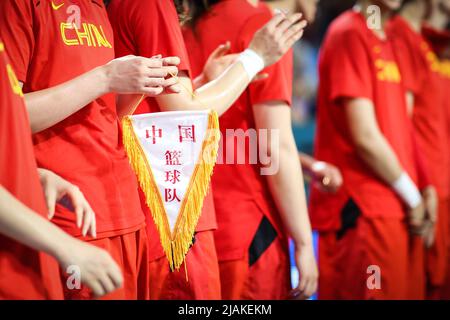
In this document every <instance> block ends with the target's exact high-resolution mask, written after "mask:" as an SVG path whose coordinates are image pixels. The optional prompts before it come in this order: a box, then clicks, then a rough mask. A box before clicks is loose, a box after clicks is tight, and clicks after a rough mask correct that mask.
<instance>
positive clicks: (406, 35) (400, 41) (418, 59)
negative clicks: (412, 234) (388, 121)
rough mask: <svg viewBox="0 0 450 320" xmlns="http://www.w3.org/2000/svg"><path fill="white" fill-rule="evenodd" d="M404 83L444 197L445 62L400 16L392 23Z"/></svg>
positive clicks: (425, 152) (421, 142)
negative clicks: (443, 84) (442, 72)
mask: <svg viewBox="0 0 450 320" xmlns="http://www.w3.org/2000/svg"><path fill="white" fill-rule="evenodd" d="M388 32H389V34H390V36H391V37H392V38H393V41H394V45H395V46H396V48H397V50H396V54H398V56H399V59H398V61H399V66H400V71H401V73H402V77H403V83H404V84H405V87H406V89H407V90H409V91H411V92H412V93H413V94H414V111H413V117H412V119H413V124H414V129H415V132H416V133H417V135H416V137H417V144H418V147H419V150H420V151H421V152H422V153H423V156H424V157H423V158H424V161H425V166H426V169H427V171H428V175H429V177H430V180H431V183H432V184H433V185H434V186H435V187H436V189H437V192H438V194H439V196H440V197H443V198H446V197H448V196H449V193H450V185H449V184H448V177H449V175H450V171H449V156H450V151H449V145H450V143H449V139H448V135H447V119H446V116H447V113H446V110H445V100H446V97H445V91H444V89H443V87H442V86H441V83H442V75H441V62H440V61H439V58H438V57H437V55H436V54H435V53H434V51H433V49H432V47H431V45H430V43H429V42H428V41H427V40H426V39H425V38H424V37H423V36H422V35H421V34H420V33H416V32H415V31H413V30H412V28H411V27H410V26H409V25H408V23H407V22H406V21H405V20H404V19H403V18H402V17H400V16H396V17H395V18H393V19H392V20H391V21H390V22H389V28H388Z"/></svg>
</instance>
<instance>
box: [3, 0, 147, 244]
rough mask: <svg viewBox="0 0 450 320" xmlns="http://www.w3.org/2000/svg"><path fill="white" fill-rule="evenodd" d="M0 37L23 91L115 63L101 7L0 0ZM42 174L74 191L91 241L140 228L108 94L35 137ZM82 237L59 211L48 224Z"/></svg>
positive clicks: (81, 1)
mask: <svg viewBox="0 0 450 320" xmlns="http://www.w3.org/2000/svg"><path fill="white" fill-rule="evenodd" d="M1 7H2V8H1V10H0V12H1V13H0V35H1V36H2V37H3V40H4V41H5V43H6V44H7V50H8V53H9V55H10V58H11V60H12V64H13V66H14V67H15V69H16V70H17V75H18V78H19V80H20V81H22V82H24V92H25V93H27V92H33V91H39V90H43V89H46V88H49V87H53V86H56V85H58V84H60V83H63V82H65V81H68V80H71V79H73V78H75V77H77V76H79V75H81V74H83V73H85V72H87V71H90V70H92V69H94V68H96V67H98V66H101V65H104V64H106V63H107V62H109V61H110V60H112V59H114V48H113V45H114V43H113V32H112V29H111V26H110V23H109V20H108V16H107V13H106V10H105V7H104V5H103V2H102V1H100V0H53V1H48V0H43V1H33V0H18V1H10V0H7V1H2V4H1ZM33 138H34V146H35V153H36V157H37V161H38V164H39V166H40V167H43V168H47V169H50V170H52V171H54V172H56V173H57V174H59V175H61V176H62V177H64V178H65V179H67V180H69V181H70V182H71V183H73V184H75V185H77V186H78V187H79V188H80V189H81V191H82V192H83V193H84V195H85V197H86V198H87V200H88V201H89V203H90V204H91V206H92V208H93V210H94V212H95V213H96V217H97V237H98V238H101V237H109V236H111V235H118V234H124V233H127V232H131V231H134V230H137V229H138V228H140V227H141V226H142V225H143V223H144V215H143V213H142V209H141V207H140V202H139V196H138V193H137V190H138V185H137V181H136V178H135V176H134V174H133V172H132V171H131V167H130V165H129V161H128V158H127V156H126V154H125V152H124V150H123V145H122V141H121V132H120V127H119V121H118V117H117V114H116V105H115V100H114V95H113V94H108V95H105V96H102V97H100V98H98V99H96V100H95V101H93V102H92V103H90V104H89V105H87V106H86V107H84V108H83V109H81V110H80V111H78V112H76V113H74V114H73V115H72V116H70V117H68V118H66V119H65V120H63V121H61V122H60V123H58V124H56V125H54V126H53V127H51V128H49V129H47V130H44V131H42V132H40V133H38V134H35V135H34V137H33ZM54 221H55V223H57V224H58V225H59V226H60V227H62V228H63V229H64V230H66V231H67V232H69V233H70V234H72V235H75V236H80V230H79V229H78V228H76V224H75V215H74V214H73V213H71V212H70V211H69V210H68V209H66V208H64V207H63V206H61V205H58V206H57V213H56V216H55V218H54Z"/></svg>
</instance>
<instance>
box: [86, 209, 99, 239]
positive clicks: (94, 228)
mask: <svg viewBox="0 0 450 320" xmlns="http://www.w3.org/2000/svg"><path fill="white" fill-rule="evenodd" d="M86 210H87V212H88V213H89V214H90V215H91V217H92V220H91V224H90V226H89V230H88V231H89V235H90V236H91V237H93V238H96V237H97V217H96V215H95V212H94V210H92V208H91V206H89V205H88V208H87V209H86Z"/></svg>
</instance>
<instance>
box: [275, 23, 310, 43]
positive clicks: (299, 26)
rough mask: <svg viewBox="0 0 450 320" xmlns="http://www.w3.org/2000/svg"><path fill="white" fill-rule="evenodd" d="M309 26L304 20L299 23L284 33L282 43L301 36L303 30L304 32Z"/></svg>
mask: <svg viewBox="0 0 450 320" xmlns="http://www.w3.org/2000/svg"><path fill="white" fill-rule="evenodd" d="M307 25H308V23H307V22H306V20H302V21H300V22H299V23H297V24H295V25H293V26H292V27H290V28H289V29H288V30H286V31H285V32H284V33H283V36H282V37H281V41H283V42H286V41H287V40H288V39H290V38H291V37H293V36H295V35H296V34H299V33H300V32H301V31H302V30H304V29H305V28H306V26H307Z"/></svg>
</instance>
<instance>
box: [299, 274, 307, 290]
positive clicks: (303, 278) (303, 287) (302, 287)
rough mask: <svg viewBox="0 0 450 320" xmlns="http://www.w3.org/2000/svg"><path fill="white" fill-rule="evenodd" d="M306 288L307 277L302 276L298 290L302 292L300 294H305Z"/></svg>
mask: <svg viewBox="0 0 450 320" xmlns="http://www.w3.org/2000/svg"><path fill="white" fill-rule="evenodd" d="M305 288H306V277H303V276H301V277H300V281H299V285H298V289H299V290H300V292H303V291H305Z"/></svg>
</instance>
